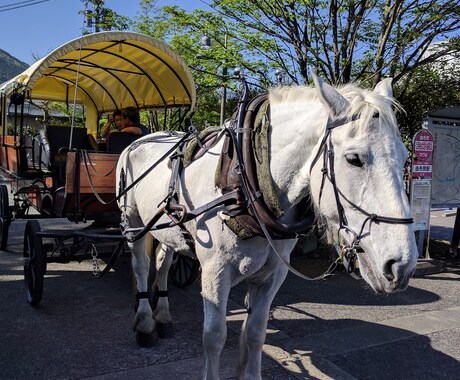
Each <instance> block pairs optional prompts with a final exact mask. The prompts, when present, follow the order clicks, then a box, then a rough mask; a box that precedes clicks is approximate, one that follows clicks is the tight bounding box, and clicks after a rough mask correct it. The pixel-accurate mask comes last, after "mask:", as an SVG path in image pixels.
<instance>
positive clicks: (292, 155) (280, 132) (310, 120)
mask: <svg viewBox="0 0 460 380" xmlns="http://www.w3.org/2000/svg"><path fill="white" fill-rule="evenodd" d="M271 124H272V131H271V152H270V169H271V173H272V178H273V181H274V183H275V186H276V188H277V190H278V192H279V201H280V203H281V206H282V207H283V209H284V210H288V209H290V208H291V207H292V206H294V205H295V204H297V203H298V202H299V201H300V200H302V199H303V198H304V197H305V196H307V195H308V194H309V186H310V185H309V183H310V162H311V157H312V155H313V154H315V152H314V148H315V147H316V145H317V144H318V141H319V139H320V137H321V135H322V133H323V132H324V127H325V122H324V116H323V110H322V107H320V106H318V105H315V106H312V105H309V104H305V103H304V104H302V103H293V104H289V105H286V104H282V103H280V104H278V105H277V106H276V105H275V107H273V106H271Z"/></svg>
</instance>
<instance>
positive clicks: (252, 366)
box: [238, 266, 287, 379]
mask: <svg viewBox="0 0 460 380" xmlns="http://www.w3.org/2000/svg"><path fill="white" fill-rule="evenodd" d="M286 274H287V268H286V267H284V266H281V267H278V268H277V269H276V270H275V272H274V273H273V274H272V275H271V276H270V277H269V278H268V279H267V281H266V282H264V283H263V284H260V285H255V284H251V283H249V286H248V293H247V298H246V307H247V309H248V315H247V317H246V320H245V321H244V323H243V327H242V331H241V335H240V347H239V355H240V362H239V366H238V379H261V378H262V377H261V362H262V347H263V345H264V342H265V337H266V333H267V323H268V315H269V312H270V306H271V304H272V302H273V298H274V297H275V295H276V293H277V292H278V289H279V288H280V286H281V284H282V283H283V281H284V280H285V278H286Z"/></svg>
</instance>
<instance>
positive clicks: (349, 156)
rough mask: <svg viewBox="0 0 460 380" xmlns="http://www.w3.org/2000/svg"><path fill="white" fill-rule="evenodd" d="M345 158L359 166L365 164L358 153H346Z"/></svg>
mask: <svg viewBox="0 0 460 380" xmlns="http://www.w3.org/2000/svg"><path fill="white" fill-rule="evenodd" d="M345 158H346V159H347V162H348V163H349V164H350V165H353V166H357V167H358V168H360V167H362V166H363V163H362V161H361V160H360V158H359V156H358V155H357V154H356V153H350V154H346V155H345Z"/></svg>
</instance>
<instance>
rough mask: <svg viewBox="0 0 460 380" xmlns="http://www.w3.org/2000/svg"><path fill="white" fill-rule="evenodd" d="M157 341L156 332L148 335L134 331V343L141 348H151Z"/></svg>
mask: <svg viewBox="0 0 460 380" xmlns="http://www.w3.org/2000/svg"><path fill="white" fill-rule="evenodd" d="M157 340H158V334H157V332H156V330H154V331H152V332H151V333H150V334H146V333H142V332H139V331H136V342H137V344H138V345H139V346H141V347H146V348H148V347H152V346H154V345H155V343H156V342H157Z"/></svg>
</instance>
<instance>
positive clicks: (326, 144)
mask: <svg viewBox="0 0 460 380" xmlns="http://www.w3.org/2000/svg"><path fill="white" fill-rule="evenodd" d="M373 117H374V118H378V117H379V115H378V113H377V114H375V115H374V116H373ZM359 118H360V115H356V114H355V115H353V116H352V117H343V118H339V119H335V120H331V119H329V120H328V123H327V126H326V130H325V132H324V136H323V139H322V140H321V143H320V145H319V148H318V151H317V152H316V155H315V157H314V159H313V161H312V163H311V166H310V174H311V172H312V170H313V167H314V166H315V164H316V163H317V162H318V160H319V158H320V157H321V153H322V154H323V167H322V168H321V172H322V173H323V175H322V178H321V185H320V191H319V200H318V207H319V205H320V203H321V197H322V193H323V188H324V184H325V181H326V178H327V179H328V180H329V182H330V183H331V185H332V188H333V191H334V197H335V203H336V206H337V213H338V216H339V229H338V232H337V234H338V241H339V244H340V245H341V246H340V249H339V250H338V251H339V255H341V256H342V257H341V258H340V259H345V260H349V261H350V265H351V267H349V268H347V269H348V271H349V272H352V271H353V270H354V262H355V260H356V254H357V253H358V252H359V251H362V248H361V247H360V241H361V239H362V237H363V234H364V229H365V228H366V225H367V224H369V230H370V227H371V224H372V223H388V224H411V223H413V222H414V220H413V218H395V217H390V216H382V215H378V214H375V213H370V212H368V211H366V210H364V209H363V208H362V207H360V206H358V205H357V204H355V203H353V202H352V201H351V200H349V199H348V198H347V197H346V196H345V195H344V194H343V193H342V192H341V191H340V189H339V188H338V186H337V183H336V179H335V169H334V146H333V144H332V139H331V135H332V131H333V130H334V129H335V128H337V127H340V126H343V125H346V124H348V123H351V122H353V121H356V120H358V119H359ZM342 200H344V201H345V202H347V203H348V204H349V205H350V206H352V207H353V208H354V209H355V210H357V211H359V212H360V213H361V214H363V215H365V219H364V221H363V223H362V225H361V228H360V230H359V233H356V231H354V230H353V228H351V227H350V226H349V225H348V221H347V218H346V215H345V209H344V207H343V205H342ZM341 230H346V231H348V232H350V233H351V234H352V235H353V237H354V238H353V242H352V243H351V244H350V245H348V244H341V243H340V231H341Z"/></svg>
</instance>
